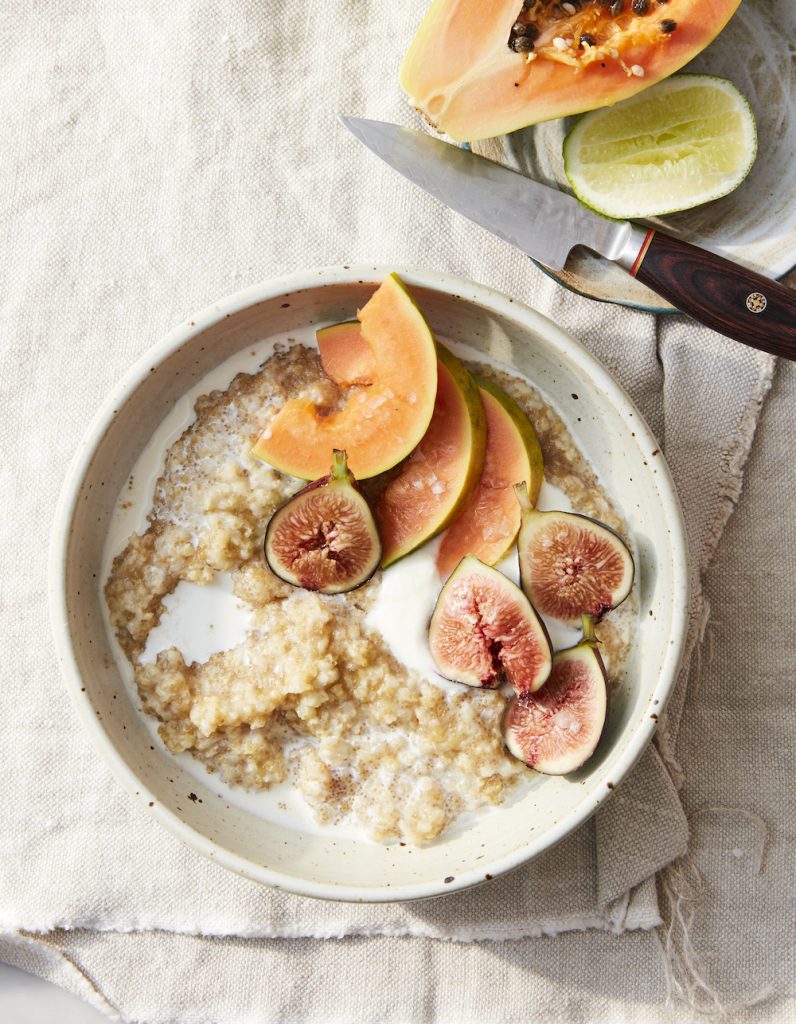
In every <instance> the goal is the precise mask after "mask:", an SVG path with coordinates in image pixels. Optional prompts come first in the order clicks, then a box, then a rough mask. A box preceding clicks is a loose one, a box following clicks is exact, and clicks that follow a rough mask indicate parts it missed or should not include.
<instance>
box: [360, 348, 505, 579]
mask: <svg viewBox="0 0 796 1024" xmlns="http://www.w3.org/2000/svg"><path fill="white" fill-rule="evenodd" d="M437 352H438V353H439V365H438V367H437V372H438V379H439V383H438V385H437V399H436V402H435V404H434V414H433V416H432V417H431V423H430V424H429V427H428V430H427V431H426V433H425V435H424V436H423V440H422V441H421V442H420V444H419V445H418V446H417V448H415V450H414V451H413V452H412V454H411V455H410V456H409V458H408V459H407V460H406V462H404V463H403V465H402V466H401V469H400V472H399V473H398V475H397V476H396V477H394V478H393V479H392V480H390V482H389V483H388V484H387V486H386V487H385V489H384V490H383V491H382V493H381V495H380V497H379V500H378V503H377V505H376V509H375V515H376V524H377V526H378V528H379V536H380V537H381V543H382V562H381V564H382V565H383V566H384V567H385V568H386V567H387V566H388V565H391V564H392V563H393V562H396V561H397V560H398V559H399V558H403V556H404V555H408V554H409V552H410V551H414V550H415V548H418V547H420V545H421V544H424V543H425V542H426V541H427V540H430V539H431V537H434V536H436V534H438V533H439V532H440V530H444V529H445V527H446V526H447V525H448V523H450V522H452V521H453V519H454V518H455V517H456V515H457V514H458V512H459V510H460V509H461V507H462V505H463V504H464V502H466V501H467V499H468V497H469V496H470V494H471V493H472V491H473V488H474V487H475V486H476V484H477V483H478V480H479V477H480V476H481V471H482V469H483V465H484V450H485V447H486V430H487V427H486V416H485V414H484V407H483V403H482V401H481V394H480V392H479V389H478V387H477V386H476V384H475V382H474V380H473V378H472V377H471V375H470V373H469V372H468V371H467V369H465V367H464V366H463V365H462V364H461V363H460V362H459V360H458V359H457V358H456V357H455V356H454V355H452V354H451V353H450V352H449V351H448V350H447V349H445V348H443V347H442V346H441V345H438V346H437ZM515 505H516V501H515Z"/></svg>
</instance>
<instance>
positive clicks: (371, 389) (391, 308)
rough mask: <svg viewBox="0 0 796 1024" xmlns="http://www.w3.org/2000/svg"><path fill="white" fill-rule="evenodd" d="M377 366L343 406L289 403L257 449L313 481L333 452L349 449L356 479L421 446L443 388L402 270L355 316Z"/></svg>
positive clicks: (260, 455) (431, 339) (274, 463)
mask: <svg viewBox="0 0 796 1024" xmlns="http://www.w3.org/2000/svg"><path fill="white" fill-rule="evenodd" d="M357 316H358V318H359V323H360V327H361V332H362V338H363V339H364V341H365V343H366V344H367V346H368V347H369V349H370V351H371V353H372V356H373V364H374V374H373V376H374V380H373V383H372V384H370V385H369V386H365V385H363V386H361V387H355V388H353V389H352V390H351V392H350V393H349V394H348V395H347V396H346V398H345V401H344V404H343V405H342V407H341V408H339V409H336V410H334V411H332V412H327V411H326V410H323V409H319V408H318V407H317V406H316V405H315V404H314V403H313V402H312V400H311V399H309V398H306V397H304V398H294V399H290V400H289V401H287V402H286V403H285V404H284V405H283V406H282V407H281V409H279V410H278V411H277V412H276V414H275V415H274V416H273V418H272V419H271V420H270V422H268V423H267V424H266V426H265V429H264V430H263V432H262V434H261V435H260V437H259V438H258V439H257V442H256V443H255V445H254V447H253V448H252V453H253V454H254V455H255V456H256V457H257V458H260V459H263V460H264V461H265V462H268V463H270V464H271V465H272V466H274V467H275V468H276V469H279V470H281V471H282V472H283V473H289V474H290V475H291V476H297V477H300V478H302V479H304V480H315V479H317V478H319V477H321V476H323V474H324V473H325V472H326V471H327V469H328V466H327V463H328V462H329V459H330V457H331V452H332V450H333V449H335V448H337V449H341V450H345V451H346V453H347V455H348V465H349V467H350V469H351V472H352V473H353V474H354V476H355V477H356V478H357V479H358V480H365V479H367V478H368V477H372V476H376V475H377V474H378V473H383V472H385V471H386V470H388V469H391V468H392V467H393V466H395V465H396V464H397V463H399V462H401V461H402V459H405V458H406V456H407V455H408V454H409V453H410V452H411V451H412V449H413V448H415V447H416V446H417V444H418V443H419V442H420V440H421V438H422V437H423V435H424V434H425V432H426V429H427V427H428V425H429V422H430V421H431V414H432V413H433V411H434V401H435V398H436V393H437V352H436V345H435V342H434V336H433V334H432V333H431V330H430V328H429V326H428V324H427V323H426V322H425V320H424V319H423V315H422V313H421V312H420V310H419V309H418V308H417V306H416V305H415V302H414V300H413V299H412V297H411V296H410V294H409V292H408V291H407V290H406V287H405V285H404V284H403V282H402V281H401V280H400V279H399V278H398V276H397V275H396V274H390V276H389V277H387V278H386V279H385V280H384V282H383V283H382V284H381V285H380V286H379V288H378V289H377V290H376V291H375V292H374V293H373V295H372V296H371V298H370V300H369V301H368V302H367V304H366V305H365V307H364V308H363V309H362V310H361V311H359V313H358V314H357Z"/></svg>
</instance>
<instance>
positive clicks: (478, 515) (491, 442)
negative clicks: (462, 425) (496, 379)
mask: <svg viewBox="0 0 796 1024" xmlns="http://www.w3.org/2000/svg"><path fill="white" fill-rule="evenodd" d="M475 380H476V382H477V384H478V386H479V388H480V390H481V398H482V400H483V403H484V412H485V413H486V452H485V454H484V468H483V470H482V472H481V477H480V479H479V481H478V484H477V486H476V488H475V490H474V491H473V493H472V494H471V495H470V497H469V499H468V500H467V502H466V504H465V505H464V506H463V508H462V510H461V512H460V513H459V515H458V516H457V517H456V519H455V520H454V521H453V523H451V525H450V526H449V527H448V529H447V530H446V532H445V535H444V537H443V538H442V543H441V544H440V546H439V551H438V552H437V570H438V571H439V574H440V576H441V577H442V579H443V580H444V579H447V578H448V576H449V575H450V574H451V573H452V572H453V570H454V569H455V568H456V566H457V565H458V564H459V562H460V561H461V559H462V558H464V557H465V555H473V556H474V557H475V558H477V559H479V561H481V562H486V564H487V565H495V564H496V563H497V562H499V561H500V560H501V558H503V556H504V555H505V554H506V552H507V551H508V550H509V548H510V547H511V545H512V544H513V543H514V539H515V537H516V536H517V532H518V531H519V528H520V522H521V519H522V513H521V510H520V507H519V504H518V503H517V499H516V496H515V494H514V484H516V483H519V482H520V481H522V480H524V481H526V483H527V484H528V495H529V499H530V501H531V503H532V504H536V500H537V498H538V497H539V489H540V488H541V486H542V477H543V463H542V449H541V448H540V447H539V438H538V437H537V436H536V431H535V430H534V429H533V424H532V423H531V421H530V420H529V419H528V417H527V416H526V415H525V413H524V412H523V410H522V409H521V408H520V407H519V405H517V403H516V402H515V401H514V399H513V398H510V397H509V396H508V395H507V394H506V392H505V391H503V390H502V388H499V387H498V386H497V384H494V383H493V382H492V381H489V380H486V379H485V378H483V377H480V376H478V375H476V376H475Z"/></svg>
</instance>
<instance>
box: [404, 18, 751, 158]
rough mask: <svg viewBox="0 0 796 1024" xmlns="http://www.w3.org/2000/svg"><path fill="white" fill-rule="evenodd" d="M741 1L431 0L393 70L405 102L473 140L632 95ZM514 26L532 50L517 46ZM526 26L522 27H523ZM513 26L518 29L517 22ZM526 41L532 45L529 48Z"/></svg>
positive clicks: (676, 64)
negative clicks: (568, 1) (571, 9)
mask: <svg viewBox="0 0 796 1024" xmlns="http://www.w3.org/2000/svg"><path fill="white" fill-rule="evenodd" d="M739 4H740V0H667V2H666V3H665V4H659V3H658V2H657V0H648V2H646V3H645V2H644V0H638V2H636V0H623V3H622V4H621V10H620V11H619V12H618V13H616V14H612V13H611V9H612V6H613V5H608V4H606V3H603V2H602V0H582V2H580V3H578V4H575V5H573V6H575V7H577V8H578V9H577V10H576V11H575V13H574V14H567V13H566V11H565V10H564V9H562V5H560V4H559V3H558V2H554V0H537V2H536V3H535V4H533V5H531V7H530V8H529V9H526V8H525V7H524V5H522V4H521V3H518V0H494V3H492V4H491V5H489V8H488V11H487V9H486V8H485V5H484V3H483V0H432V4H431V7H430V8H429V11H428V13H427V15H426V18H425V20H424V21H423V23H422V24H421V26H420V28H419V30H418V32H417V34H416V36H415V38H414V40H413V41H412V44H411V46H410V47H409V50H408V51H407V53H406V56H405V57H404V61H403V64H402V66H401V85H402V87H403V89H404V91H405V92H406V93H407V94H408V95H409V98H410V102H411V103H412V105H413V106H415V107H416V108H417V109H418V110H419V111H420V112H421V113H422V114H423V115H424V116H425V117H426V118H427V119H428V120H429V121H430V122H431V123H432V124H434V125H435V126H436V127H437V128H438V129H439V130H440V131H442V132H445V133H447V134H448V135H450V136H451V137H452V138H453V139H455V140H457V141H460V142H472V141H476V140H478V139H485V138H491V137H492V136H495V135H502V134H505V133H506V132H512V131H515V130H516V129H518V128H523V127H525V126H526V125H530V124H537V123H538V122H540V121H549V120H552V119H553V118H556V117H565V116H567V115H570V114H579V113H583V112H585V111H587V110H594V109H596V108H597V107H604V106H608V105H610V104H613V103H617V102H618V101H619V100H623V99H626V98H627V97H628V96H633V95H634V94H635V93H637V92H640V91H641V90H642V89H645V88H647V87H648V86H650V85H653V84H654V83H655V82H658V81H660V80H661V79H662V78H666V77H668V76H669V75H671V74H673V73H674V72H675V71H678V70H679V69H680V68H681V67H683V66H684V65H685V64H687V63H688V61H690V60H691V59H692V58H693V57H695V56H696V55H697V54H698V53H699V52H700V51H701V50H703V49H704V48H705V47H706V46H707V45H708V43H710V42H711V41H712V40H713V39H714V38H715V37H716V36H717V35H718V34H719V32H721V30H722V29H723V28H724V26H725V25H726V24H727V22H728V21H729V20H730V18H731V17H732V15H733V14H734V13H735V11H736V9H737V7H738V6H739ZM518 23H519V26H522V27H523V29H524V31H527V32H528V33H529V35H528V36H526V38H527V39H529V40H532V43H533V47H532V49H529V50H528V51H527V52H516V51H515V50H514V49H513V48H512V47H513V46H516V45H518V39H519V38H520V37H519V36H517V35H516V34H515V32H514V26H515V25H517V24H518ZM526 24H527V26H529V27H528V28H527V29H526V27H525V26H526ZM519 26H518V27H519ZM527 45H530V44H527Z"/></svg>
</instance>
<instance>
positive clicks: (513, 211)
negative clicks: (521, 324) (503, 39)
mask: <svg viewBox="0 0 796 1024" xmlns="http://www.w3.org/2000/svg"><path fill="white" fill-rule="evenodd" d="M340 120H341V121H342V123H343V125H344V126H345V127H346V128H347V129H348V130H349V131H350V132H351V134H352V135H354V136H355V138H357V139H358V140H359V141H360V142H361V143H363V144H364V145H365V146H367V148H368V149H370V150H371V151H372V152H373V153H375V154H376V156H378V157H380V158H381V159H382V160H384V161H385V163H387V164H389V165H390V166H391V167H393V168H394V169H395V170H397V171H399V172H400V173H401V174H402V175H403V176H404V177H405V178H408V179H409V180H410V181H412V182H414V183H415V184H416V185H419V186H420V188H422V189H424V190H425V191H426V192H428V193H429V194H430V195H432V196H434V197H435V198H437V199H439V200H441V201H442V202H443V203H445V204H446V205H447V206H449V207H450V208H451V209H453V210H455V211H456V212H457V213H460V214H462V215H463V216H465V217H467V218H468V219H469V220H472V221H474V222H475V223H476V224H480V225H481V227H484V228H487V229H488V230H489V231H491V232H493V234H495V235H497V236H498V237H499V238H502V239H503V240H504V241H506V242H509V243H510V244H511V245H513V246H515V247H516V248H518V249H520V250H521V251H522V252H524V253H526V254H527V255H528V256H531V257H532V258H533V259H535V260H538V261H539V262H540V263H543V264H544V265H545V266H547V267H550V269H551V270H562V269H563V268H564V265H565V263H566V260H567V257H568V255H569V253H570V250H571V249H572V248H573V247H574V246H576V245H583V246H585V247H586V248H588V249H590V250H591V251H592V252H595V253H597V254H598V255H600V256H603V257H605V258H606V259H609V260H613V261H614V262H615V263H617V264H618V265H619V266H621V267H622V268H623V269H624V270H626V271H627V272H628V273H629V274H631V275H632V276H633V277H636V278H638V280H640V281H642V282H643V283H644V284H646V285H648V287H650V288H652V289H653V290H654V291H656V292H658V294H659V295H662V296H663V297H664V298H666V299H668V300H669V302H671V303H672V305H674V306H676V307H677V308H678V309H680V310H681V311H682V312H684V313H687V314H689V315H690V316H692V317H694V319H696V320H699V321H701V322H702V323H704V324H706V325H707V326H708V327H711V328H713V329H714V330H716V331H719V333H721V334H724V335H726V336H727V337H730V338H734V339H735V340H737V341H741V342H743V343H744V344H747V345H750V346H752V347H754V348H759V349H761V350H763V351H765V352H771V353H773V354H774V355H781V356H785V357H787V358H789V359H796V292H793V291H792V290H791V289H789V288H785V287H784V286H783V285H780V284H777V283H776V282H774V281H772V280H771V279H770V278H767V277H764V276H763V275H761V274H757V273H755V272H754V271H751V270H748V269H747V268H745V267H741V266H740V265H739V264H737V263H733V262H732V261H731V260H728V259H725V258H724V257H722V256H718V255H716V254H715V253H711V252H708V251H707V250H705V249H700V248H698V247H697V246H695V245H690V244H689V243H688V242H683V241H681V240H680V239H676V238H672V237H670V236H667V235H665V234H663V232H660V231H657V230H654V229H652V228H649V229H648V228H645V227H640V226H639V225H637V224H633V223H631V222H630V221H619V220H611V219H610V218H608V217H603V216H602V215H600V214H597V213H594V212H593V211H592V210H589V209H588V208H587V207H585V206H583V205H582V204H581V203H580V202H578V200H577V199H575V198H574V197H573V196H569V195H567V194H566V193H564V192H560V191H558V190H557V189H554V188H550V187H548V186H547V185H542V184H540V183H539V182H536V181H533V180H531V179H530V178H526V177H525V176H524V175H522V174H519V173H518V172H516V171H512V170H510V169H509V168H507V167H503V166H501V165H500V164H496V163H493V162H492V161H491V160H487V159H485V158H484V157H481V156H477V155H476V154H474V153H471V152H469V151H467V150H464V149H461V148H459V147H458V146H453V145H451V144H449V143H447V142H443V141H442V140H440V139H435V138H433V137H431V136H430V135H427V134H425V133H424V132H418V131H413V130H411V129H409V128H402V127H400V126H399V125H395V124H389V123H388V122H385V121H371V120H366V119H364V118H357V117H349V116H345V115H344V116H341V118H340Z"/></svg>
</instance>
